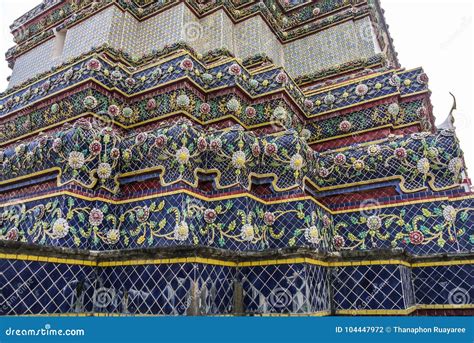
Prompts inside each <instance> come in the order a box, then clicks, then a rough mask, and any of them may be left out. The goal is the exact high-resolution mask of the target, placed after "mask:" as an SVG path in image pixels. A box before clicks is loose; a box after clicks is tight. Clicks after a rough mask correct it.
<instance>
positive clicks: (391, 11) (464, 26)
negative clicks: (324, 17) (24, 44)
mask: <svg viewBox="0 0 474 343" xmlns="http://www.w3.org/2000/svg"><path fill="white" fill-rule="evenodd" d="M381 3H382V8H383V9H385V18H386V21H387V23H388V25H389V26H390V28H389V31H390V34H391V36H392V38H393V40H394V45H395V49H396V51H397V52H398V57H399V59H400V62H401V65H402V66H403V67H405V68H407V69H412V68H416V67H419V66H422V67H423V68H424V70H425V72H426V73H427V74H428V76H429V77H430V84H429V87H430V90H431V91H432V93H433V94H432V96H431V101H432V103H433V106H434V114H435V116H436V119H437V120H436V123H437V124H440V123H442V122H443V121H444V120H445V118H446V117H447V115H448V113H449V111H450V109H451V106H452V99H451V97H450V95H449V92H452V93H454V95H455V96H456V98H457V111H456V112H455V118H456V122H455V126H456V128H457V131H456V132H457V135H458V137H459V139H460V140H461V147H462V149H463V150H464V153H465V158H466V162H467V165H468V167H469V174H470V176H471V178H473V179H474V113H473V97H474V91H473V80H474V72H473V63H474V59H473V55H472V49H473V47H472V45H473V41H474V39H473V38H474V35H473V27H472V16H473V9H474V1H473V0H454V1H453V0H443V1H441V0H438V1H437V0H381ZM37 4H39V1H38V0H0V32H1V40H0V53H2V54H3V53H4V52H6V51H7V49H9V48H10V47H12V46H13V45H14V43H13V40H12V36H11V34H10V31H9V26H10V24H11V23H12V22H13V21H14V20H15V19H16V18H18V17H19V16H21V15H22V14H24V13H25V12H27V11H28V10H30V9H32V8H33V7H34V6H36V5H37ZM10 73H11V70H10V69H9V68H8V66H7V63H6V62H5V61H4V60H3V58H2V59H1V60H0V90H4V89H6V87H7V81H6V78H7V77H8V76H9V75H10Z"/></svg>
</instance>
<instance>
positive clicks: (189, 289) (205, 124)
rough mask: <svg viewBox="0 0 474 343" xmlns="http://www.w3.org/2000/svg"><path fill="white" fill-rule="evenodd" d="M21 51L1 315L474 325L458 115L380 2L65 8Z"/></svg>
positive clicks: (0, 210) (2, 120)
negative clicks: (438, 117) (402, 318)
mask: <svg viewBox="0 0 474 343" xmlns="http://www.w3.org/2000/svg"><path fill="white" fill-rule="evenodd" d="M11 30H12V34H13V36H14V38H15V43H16V45H15V46H14V47H12V48H11V49H10V50H9V51H8V52H7V54H6V57H7V61H8V62H9V65H10V67H11V68H12V70H13V73H12V76H11V78H10V81H9V86H8V88H7V89H6V90H5V91H4V92H3V93H1V94H0V263H1V268H2V274H0V284H1V285H2V292H1V296H2V302H1V304H0V314H1V315H44V314H50V315H51V314H55V315H82V314H87V315H123V316H126V315H222V316H224V315H225V316H227V315H247V316H261V315H281V316H282V315H295V316H296V315H319V316H329V315H413V314H415V315H416V314H426V313H428V314H440V311H441V312H442V311H452V312H451V313H453V314H457V315H462V314H465V313H470V312H469V311H472V309H473V307H474V305H473V303H472V301H473V299H474V296H473V289H472V272H473V271H472V265H473V263H474V255H473V251H474V231H473V228H474V194H473V193H472V192H471V190H470V180H469V178H468V175H467V173H466V168H465V161H464V156H463V152H462V150H461V148H460V145H459V140H458V138H457V137H456V132H455V128H454V126H453V122H452V115H450V117H448V120H447V121H446V122H445V124H443V125H442V127H436V126H435V125H434V114H433V107H432V105H431V102H430V91H429V87H428V85H429V78H428V76H427V74H426V73H425V72H424V71H423V69H422V68H414V69H405V68H402V66H401V65H400V64H399V61H398V60H397V57H396V56H397V55H396V52H395V51H394V48H393V44H392V41H391V38H390V34H389V32H388V29H387V25H386V23H385V19H384V16H383V10H382V9H381V7H380V3H379V1H378V0H369V1H365V2H361V1H352V0H351V1H342V0H341V1H340V0H318V1H283V0H275V1H253V0H230V1H191V0H187V1H167V0H166V1H148V0H128V1H126V0H99V1H92V0H85V1H73V0H66V1H53V0H50V1H43V3H42V4H41V5H39V6H37V7H36V8H34V9H32V10H31V11H29V12H28V13H26V14H25V15H23V16H22V17H20V18H18V19H17V20H16V21H15V22H14V23H13V25H12V26H11ZM58 49H59V50H58ZM451 114H452V113H451ZM437 311H438V312H437ZM443 313H444V312H443Z"/></svg>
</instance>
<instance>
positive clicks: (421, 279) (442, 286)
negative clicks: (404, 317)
mask: <svg viewBox="0 0 474 343" xmlns="http://www.w3.org/2000/svg"><path fill="white" fill-rule="evenodd" d="M473 281H474V269H473V265H472V264H465V265H452V266H438V267H423V268H414V269H413V284H414V287H415V296H416V301H417V302H418V303H420V304H437V305H465V304H470V303H472V302H473V301H474V288H473Z"/></svg>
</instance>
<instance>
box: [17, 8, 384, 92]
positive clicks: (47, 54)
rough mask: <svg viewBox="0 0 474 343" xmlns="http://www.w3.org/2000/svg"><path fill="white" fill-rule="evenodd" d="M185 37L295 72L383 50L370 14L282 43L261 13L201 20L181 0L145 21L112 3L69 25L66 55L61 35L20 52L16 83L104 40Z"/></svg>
mask: <svg viewBox="0 0 474 343" xmlns="http://www.w3.org/2000/svg"><path fill="white" fill-rule="evenodd" d="M179 41H184V42H186V43H188V44H189V45H190V46H192V47H193V48H194V49H196V51H197V52H199V53H205V52H207V51H209V50H214V49H218V48H226V49H228V50H230V51H231V52H232V53H233V54H234V55H235V56H236V57H238V58H242V59H245V58H247V57H251V56H254V55H256V54H260V53H265V54H267V55H268V56H269V57H270V58H271V59H272V60H273V61H274V63H275V64H276V65H283V66H284V67H285V68H286V69H287V70H288V72H289V73H290V75H291V76H293V77H296V76H300V75H304V74H309V73H314V72H317V71H320V70H321V69H325V68H329V67H332V66H335V65H338V64H342V63H346V62H349V61H352V60H356V59H360V58H368V57H371V56H373V55H375V54H376V53H378V52H379V50H380V49H379V48H378V47H377V46H376V42H375V39H374V34H373V29H372V27H371V22H370V18H369V17H365V18H363V19H360V20H357V21H346V22H344V23H341V24H338V25H335V26H333V27H330V28H328V29H325V30H323V31H320V32H318V33H315V34H312V35H310V36H307V37H304V38H301V39H297V40H295V41H292V42H289V43H287V44H285V45H282V44H281V43H280V42H279V41H278V39H277V37H276V36H275V34H274V33H273V32H272V31H271V29H270V27H269V26H268V25H267V24H266V23H265V21H264V20H263V19H262V18H261V17H260V16H253V17H251V18H249V19H247V20H245V21H242V22H240V23H237V24H233V22H232V20H231V19H230V18H229V17H228V15H227V14H226V13H225V12H224V11H223V10H219V11H217V12H215V13H213V14H211V15H208V16H205V17H204V18H202V19H198V18H197V17H196V16H195V15H194V13H193V12H191V10H190V9H189V8H188V7H186V6H185V5H184V4H180V5H177V6H174V7H172V8H170V9H168V10H166V11H164V12H162V13H160V14H157V15H155V16H153V17H151V18H149V19H147V20H145V21H143V22H139V21H137V20H136V19H135V18H134V17H133V16H132V15H130V14H129V13H128V12H125V13H124V12H121V11H120V10H119V9H118V8H116V7H110V8H108V9H106V10H104V11H102V12H99V13H97V14H96V15H94V16H92V17H91V18H89V19H87V20H85V21H84V22H82V23H80V24H78V25H76V26H74V27H73V28H71V29H69V30H68V31H67V34H66V39H65V43H64V49H63V52H62V54H61V55H60V56H58V57H56V58H55V57H54V56H53V51H54V47H55V45H56V44H57V43H56V39H51V40H48V41H47V42H45V43H43V44H41V45H39V46H38V47H36V48H34V49H33V50H31V51H30V52H28V53H26V54H24V55H22V56H20V57H19V58H18V59H17V60H16V63H15V67H14V70H13V75H12V78H11V81H10V87H12V86H15V85H18V84H20V83H22V82H24V81H26V80H27V79H29V78H31V77H33V76H35V75H36V74H39V73H42V72H45V71H48V70H50V69H51V67H53V66H55V65H58V64H61V63H63V62H65V61H67V60H68V59H70V58H73V57H75V56H78V55H80V54H82V53H84V52H87V51H90V50H91V49H92V48H93V47H99V46H101V45H103V44H104V43H107V44H109V45H110V46H112V47H113V48H115V49H121V50H123V51H124V52H126V53H129V54H131V55H132V56H137V57H139V56H142V55H144V54H150V53H152V51H154V50H159V49H161V48H163V47H164V46H165V45H169V44H172V43H176V42H179Z"/></svg>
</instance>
